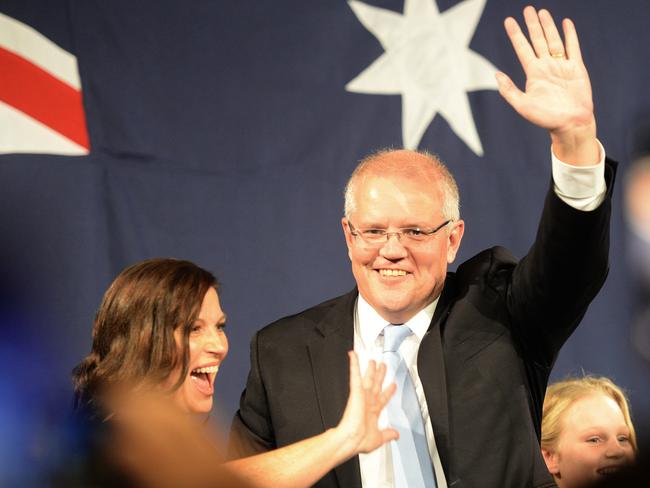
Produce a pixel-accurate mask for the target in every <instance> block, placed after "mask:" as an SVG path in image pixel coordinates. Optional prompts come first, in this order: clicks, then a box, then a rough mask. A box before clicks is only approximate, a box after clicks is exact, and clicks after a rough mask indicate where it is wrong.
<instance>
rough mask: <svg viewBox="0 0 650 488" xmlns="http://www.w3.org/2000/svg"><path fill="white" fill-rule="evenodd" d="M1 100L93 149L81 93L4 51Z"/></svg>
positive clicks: (0, 72) (0, 55)
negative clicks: (89, 140) (89, 141)
mask: <svg viewBox="0 0 650 488" xmlns="http://www.w3.org/2000/svg"><path fill="white" fill-rule="evenodd" d="M0 100H2V101H3V102H5V103H7V104H8V105H11V106H13V107H15V108H16V109H18V110H20V111H21V112H25V113H26V114H27V115H29V116H30V117H32V118H34V119H36V120H38V121H39V122H42V123H43V124H45V125H47V126H48V127H50V128H51V129H52V130H55V131H56V132H58V133H60V134H62V135H63V136H65V137H67V138H68V139H70V140H72V141H74V142H76V143H77V144H79V145H80V146H82V147H84V148H86V149H90V144H89V143H88V131H87V129H86V115H85V113H84V109H83V104H82V101H81V92H80V91H78V90H76V89H74V88H73V87H71V86H70V85H68V84H66V83H64V82H62V81H61V80H59V79H58V78H55V77H54V76H52V75H51V74H49V73H48V72H47V71H44V70H42V69H41V68H39V67H38V66H36V65H34V64H32V63H30V62H29V61H27V60H26V59H25V58H22V57H20V56H18V55H16V54H14V53H12V52H11V51H7V50H6V49H3V48H2V47H0Z"/></svg>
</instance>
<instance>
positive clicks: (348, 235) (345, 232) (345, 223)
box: [341, 217, 354, 256]
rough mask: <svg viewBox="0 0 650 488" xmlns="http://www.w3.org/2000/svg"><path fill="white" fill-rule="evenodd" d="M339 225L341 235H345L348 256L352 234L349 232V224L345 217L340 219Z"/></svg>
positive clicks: (350, 249)
mask: <svg viewBox="0 0 650 488" xmlns="http://www.w3.org/2000/svg"><path fill="white" fill-rule="evenodd" d="M341 226H342V227H343V235H344V236H345V243H346V244H347V245H348V256H349V255H350V252H351V251H352V239H353V238H354V236H353V235H352V232H350V224H349V223H348V219H347V217H343V218H342V219H341Z"/></svg>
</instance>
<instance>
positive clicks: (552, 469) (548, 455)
mask: <svg viewBox="0 0 650 488" xmlns="http://www.w3.org/2000/svg"><path fill="white" fill-rule="evenodd" d="M542 456H543V457H544V462H545V463H546V469H548V472H549V473H551V474H552V475H553V476H557V475H559V474H560V465H559V463H558V455H557V453H555V452H553V451H549V450H548V449H544V448H542Z"/></svg>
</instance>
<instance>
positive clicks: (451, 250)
mask: <svg viewBox="0 0 650 488" xmlns="http://www.w3.org/2000/svg"><path fill="white" fill-rule="evenodd" d="M449 225H451V226H452V227H451V230H450V231H449V233H448V234H447V262H448V263H449V264H451V263H453V262H454V259H456V253H457V252H458V248H459V247H460V241H462V240H463V234H464V233H465V222H464V221H463V220H457V221H455V222H452V223H451V224H449Z"/></svg>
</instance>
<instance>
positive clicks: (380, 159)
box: [344, 149, 460, 221]
mask: <svg viewBox="0 0 650 488" xmlns="http://www.w3.org/2000/svg"><path fill="white" fill-rule="evenodd" d="M393 154H395V155H397V154H400V155H401V156H405V155H406V156H408V154H411V155H412V156H416V157H414V158H413V160H412V161H410V164H409V161H402V160H403V159H404V158H403V157H402V158H400V165H399V171H400V173H409V172H410V173H412V174H413V176H414V177H417V174H418V173H422V172H423V171H426V170H428V169H434V170H435V171H436V172H437V174H438V175H439V176H440V177H441V187H442V188H441V189H442V193H443V204H442V209H441V211H442V215H443V217H444V218H446V219H451V220H454V221H455V220H458V219H460V196H459V194H458V185H457V184H456V180H455V179H454V177H453V175H452V174H451V172H450V171H449V169H448V168H447V166H445V164H444V163H443V162H442V161H441V160H440V158H438V157H437V156H436V155H434V154H432V153H430V152H428V151H425V150H418V151H408V150H395V149H380V150H378V151H376V152H374V153H372V154H370V155H368V156H366V157H365V158H363V159H362V160H361V161H360V162H359V164H358V165H357V167H356V168H355V169H354V171H353V172H352V174H351V175H350V179H349V180H348V182H347V184H346V185H345V194H344V199H345V206H344V213H345V216H346V217H347V218H349V217H350V214H352V212H354V210H355V205H356V200H355V187H356V184H357V181H358V180H359V178H361V177H363V176H364V175H366V174H367V173H369V172H370V171H377V172H379V173H381V172H382V171H395V170H396V169H397V168H396V166H395V163H394V162H391V160H390V156H391V155H393ZM417 156H419V157H417Z"/></svg>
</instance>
